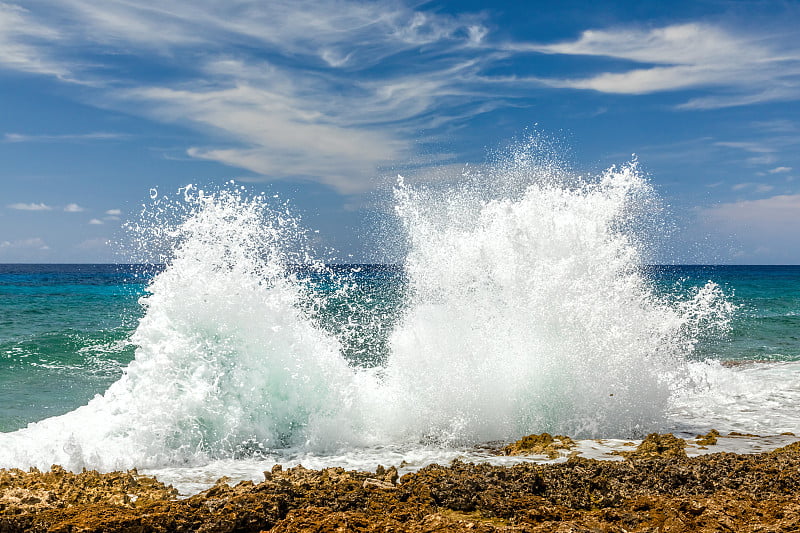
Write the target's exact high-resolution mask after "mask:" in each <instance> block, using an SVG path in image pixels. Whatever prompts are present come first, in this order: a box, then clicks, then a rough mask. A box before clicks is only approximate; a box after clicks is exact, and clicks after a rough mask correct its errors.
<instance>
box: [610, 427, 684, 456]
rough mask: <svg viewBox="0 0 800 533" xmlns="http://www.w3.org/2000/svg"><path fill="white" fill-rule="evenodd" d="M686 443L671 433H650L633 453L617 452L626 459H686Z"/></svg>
mask: <svg viewBox="0 0 800 533" xmlns="http://www.w3.org/2000/svg"><path fill="white" fill-rule="evenodd" d="M684 448H686V441H685V440H683V439H681V438H678V437H676V436H675V435H672V434H671V433H664V434H658V433H651V434H649V435H648V436H647V437H645V438H644V440H643V441H642V442H641V444H639V446H637V447H636V450H635V451H631V452H618V453H619V455H622V456H624V457H626V458H634V457H640V458H641V457H661V456H664V457H686V451H685V450H684Z"/></svg>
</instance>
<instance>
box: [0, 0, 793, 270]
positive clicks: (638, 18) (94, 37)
mask: <svg viewBox="0 0 800 533" xmlns="http://www.w3.org/2000/svg"><path fill="white" fill-rule="evenodd" d="M529 135H536V136H542V137H544V138H547V139H550V140H551V141H552V145H554V146H558V147H559V150H561V151H563V154H564V156H563V157H564V158H565V159H566V160H568V161H569V163H570V164H571V165H573V166H574V167H575V168H576V169H581V170H582V171H586V172H590V173H591V172H595V173H600V172H602V170H603V169H605V168H608V167H609V166H611V165H620V164H625V163H626V162H627V161H630V160H631V157H632V154H636V157H637V158H638V161H639V164H640V167H641V168H642V169H643V170H644V172H646V173H647V175H648V176H649V178H650V180H651V181H652V184H653V186H654V188H655V189H656V191H657V192H658V194H659V196H660V197H661V199H662V201H663V203H664V205H665V206H668V207H667V212H668V215H667V216H668V217H669V219H670V221H671V224H672V225H673V226H674V229H673V230H672V231H671V232H670V234H669V237H668V238H667V242H666V243H664V244H663V246H662V248H663V251H662V252H661V256H660V262H675V263H739V264H800V231H799V230H798V226H799V225H800V224H798V222H800V2H796V1H786V2H781V1H744V0H741V1H740V0H727V1H710V0H699V1H689V2H681V1H671V2H590V1H570V0H565V1H561V2H552V1H548V2H539V1H529V2H516V1H509V0H498V1H493V2H487V1H474V0H459V1H450V2H444V1H438V2H437V1H431V2H415V3H405V2H400V1H383V0H375V1H370V2H355V1H351V0H333V1H330V0H314V1H303V0H290V1H283V0H228V1H224V2H223V1H213V0H136V1H132V0H104V1H102V2H97V1H94V0H25V1H17V0H0V263H12V262H29V263H41V262H44V263H49V262H53V263H59V262H61V263H65V262H66V263H71V262H80V263H91V262H124V261H125V260H126V257H125V255H124V252H121V250H120V249H119V248H118V246H116V245H114V244H110V243H113V242H118V241H120V239H124V237H121V235H124V230H123V229H122V227H123V225H124V223H125V222H126V221H131V220H135V219H136V218H137V217H138V216H139V213H140V211H141V210H142V206H143V205H146V204H147V202H149V201H150V194H151V190H152V189H155V190H157V191H159V192H160V193H167V192H174V191H176V190H177V189H178V188H179V187H182V186H184V185H186V184H187V183H194V184H198V185H200V186H202V187H214V186H221V185H222V184H224V183H225V182H226V181H228V180H231V179H233V180H235V181H236V182H237V183H241V184H243V185H245V186H246V187H248V189H252V190H253V191H254V192H262V191H263V192H267V193H270V194H277V195H279V196H280V197H281V198H284V199H286V200H288V201H290V202H291V204H292V206H293V208H294V209H295V211H296V212H297V213H298V214H299V215H300V216H301V217H302V219H303V223H304V224H305V225H307V226H308V227H309V228H312V229H316V230H318V231H319V233H318V234H315V235H319V237H318V238H319V240H320V244H321V245H322V246H325V247H331V248H333V249H335V250H337V252H336V254H338V255H337V257H339V258H340V259H341V260H352V261H371V260H374V257H375V256H374V253H373V252H372V251H374V250H376V249H379V248H380V246H381V242H380V237H377V236H376V235H377V233H376V232H375V229H374V226H375V225H376V224H377V223H376V220H378V221H379V220H380V219H381V217H382V216H383V214H385V213H386V212H387V211H390V208H387V202H386V201H385V200H384V199H385V198H386V196H387V194H386V193H387V190H390V189H391V185H392V183H393V182H394V180H395V179H396V176H397V174H398V173H400V174H404V175H409V176H410V177H411V179H413V180H417V181H418V182H425V181H435V180H444V181H447V180H450V181H453V180H457V179H458V176H459V174H460V173H461V171H462V170H463V168H464V166H465V165H472V166H473V168H475V167H478V168H480V165H486V164H488V161H490V160H491V157H492V155H491V154H494V153H497V151H498V150H502V149H503V147H507V146H509V144H512V143H513V142H514V140H515V139H517V140H518V139H524V138H526V136H529Z"/></svg>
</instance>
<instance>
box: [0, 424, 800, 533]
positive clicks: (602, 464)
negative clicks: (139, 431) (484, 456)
mask: <svg viewBox="0 0 800 533" xmlns="http://www.w3.org/2000/svg"><path fill="white" fill-rule="evenodd" d="M556 438H557V437H555V438H553V439H554V440H555V439H556ZM673 438H674V437H673ZM682 443H683V441H681V440H680V439H675V440H672V439H670V438H669V437H667V436H665V435H656V434H654V435H651V436H648V438H647V439H645V441H643V442H642V444H640V445H639V447H638V449H637V450H636V451H634V452H631V455H629V456H627V457H626V460H625V461H617V462H615V461H597V460H591V459H585V458H580V457H572V458H570V459H569V460H567V461H566V462H563V463H558V464H544V465H542V464H535V463H521V464H517V465H514V466H510V467H501V466H491V465H487V464H469V463H464V462H460V461H454V462H453V463H452V464H450V465H449V466H440V465H430V466H427V467H425V468H422V469H421V470H419V471H418V472H416V473H412V474H406V475H404V476H403V477H402V478H400V479H399V480H398V479H397V470H396V469H394V468H388V469H387V468H383V467H381V468H378V469H376V471H375V472H356V471H346V470H344V469H342V468H326V469H323V470H309V469H306V468H303V467H300V466H298V467H294V468H289V469H286V470H284V469H282V468H280V467H276V468H273V469H272V470H271V471H270V472H268V473H267V474H265V480H264V481H263V482H261V483H252V482H242V483H238V484H237V485H234V486H231V485H230V484H229V482H230V480H227V479H225V478H222V479H220V480H219V481H218V482H217V483H216V484H215V485H214V486H213V487H211V488H209V489H208V490H206V491H204V492H201V493H200V494H197V495H195V496H192V497H190V498H186V499H177V498H176V493H175V491H174V489H172V488H170V487H166V486H164V485H163V484H161V483H159V482H158V481H157V480H155V479H153V478H148V477H146V476H139V475H138V474H137V473H135V472H133V471H131V472H127V473H125V472H122V473H120V472H112V473H109V474H98V473H97V472H82V473H80V474H73V473H70V472H66V471H64V470H63V469H61V468H53V469H51V471H49V472H38V471H32V472H23V471H20V470H0V502H2V504H0V532H3V533H16V532H23V531H26V532H27V531H36V532H41V533H56V532H59V533H60V532H68V531H69V532H83V533H101V532H104V533H105V532H114V531H131V532H139V531H157V532H189V531H199V532H212V531H213V532H217V531H222V532H226V531H237V532H253V533H255V532H259V531H271V532H275V533H294V532H300V531H318V532H333V531H354V532H379V531H395V532H398V533H411V532H415V533H416V532H439V531H441V532H466V531H471V532H474V531H480V532H486V533H489V532H519V533H522V532H530V533H536V532H551V531H563V532H567V531H572V532H597V531H603V532H622V531H628V532H641V533H644V532H655V531H664V532H666V531H670V532H709V533H710V532H712V531H714V532H716V531H800V500H798V498H797V496H796V495H797V494H798V492H800V445H789V446H786V447H784V448H783V449H781V450H777V451H776V452H773V453H765V454H759V455H736V454H732V453H715V454H709V455H704V456H700V457H692V458H688V457H686V456H685V453H683V454H682V453H679V452H683V446H682V445H681V444H682ZM683 444H685V443H683ZM134 496H135V498H134Z"/></svg>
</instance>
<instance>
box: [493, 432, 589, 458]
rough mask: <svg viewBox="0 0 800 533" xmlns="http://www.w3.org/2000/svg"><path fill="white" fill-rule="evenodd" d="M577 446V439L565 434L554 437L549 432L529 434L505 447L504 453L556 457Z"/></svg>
mask: <svg viewBox="0 0 800 533" xmlns="http://www.w3.org/2000/svg"><path fill="white" fill-rule="evenodd" d="M573 447H575V441H573V440H572V439H571V438H569V437H565V436H564V435H556V436H555V437H553V436H552V435H550V434H549V433H541V434H539V435H528V436H526V437H522V438H521V439H520V440H518V441H517V442H514V443H512V444H509V445H508V446H506V447H504V448H503V450H502V452H503V455H546V456H547V457H549V458H550V459H555V458H557V457H559V456H560V455H561V452H562V451H565V450H570V449H571V448H573Z"/></svg>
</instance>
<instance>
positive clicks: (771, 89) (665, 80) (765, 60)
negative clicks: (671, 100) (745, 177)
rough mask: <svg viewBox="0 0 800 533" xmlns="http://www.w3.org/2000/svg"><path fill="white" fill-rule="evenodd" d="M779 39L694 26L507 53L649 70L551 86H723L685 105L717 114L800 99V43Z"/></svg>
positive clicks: (595, 36) (611, 33)
mask: <svg viewBox="0 0 800 533" xmlns="http://www.w3.org/2000/svg"><path fill="white" fill-rule="evenodd" d="M780 42H781V41H777V40H771V39H770V38H769V36H764V35H754V34H748V33H747V32H744V31H741V30H737V31H731V30H726V29H724V28H722V27H719V26H714V25H711V24H706V23H688V24H678V25H671V26H666V27H662V28H653V29H649V30H643V29H629V28H621V29H610V30H588V31H585V32H583V33H582V34H581V36H580V37H579V38H578V39H576V40H573V41H566V42H561V43H554V44H520V43H511V44H508V45H507V48H508V49H509V50H513V51H516V52H520V51H528V52H539V53H546V54H560V55H580V56H602V57H609V58H615V59H623V60H628V61H631V62H634V63H640V64H644V65H646V66H642V67H633V68H630V69H628V70H625V71H622V72H602V73H599V74H593V75H591V76H588V77H577V78H563V79H558V78H538V79H537V80H536V81H538V82H540V83H544V84H547V85H549V86H551V87H560V88H572V89H591V90H594V91H599V92H606V93H616V94H648V93H654V92H661V91H674V90H681V89H692V88H710V87H716V88H717V89H721V90H722V92H717V93H715V94H713V95H710V96H702V97H697V98H693V99H691V100H689V101H687V102H684V103H683V104H681V105H680V106H679V108H681V109H710V108H719V107H729V106H737V105H746V104H754V103H760V102H767V101H776V100H794V99H798V98H800V46H797V45H795V46H793V47H791V48H789V49H785V45H782V44H780ZM783 42H787V41H786V40H783ZM794 42H795V43H797V42H798V41H797V40H795V41H794Z"/></svg>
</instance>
